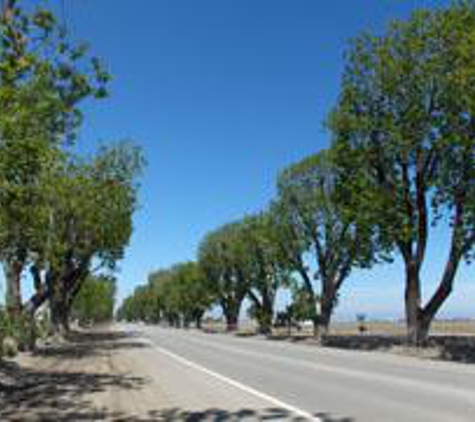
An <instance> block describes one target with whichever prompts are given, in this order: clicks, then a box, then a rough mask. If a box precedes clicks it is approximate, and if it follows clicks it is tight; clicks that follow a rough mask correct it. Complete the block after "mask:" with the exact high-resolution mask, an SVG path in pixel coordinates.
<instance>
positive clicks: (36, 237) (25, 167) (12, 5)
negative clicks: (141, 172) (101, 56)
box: [0, 0, 109, 317]
mask: <svg viewBox="0 0 475 422" xmlns="http://www.w3.org/2000/svg"><path fill="white" fill-rule="evenodd" d="M0 13H1V15H0V109H1V110H2V113H1V115H0V186H1V189H0V190H1V195H0V259H1V260H2V263H3V266H4V269H5V276H6V280H7V305H8V309H9V311H10V313H11V314H12V315H13V316H17V317H18V316H19V313H20V311H21V294H20V292H21V289H20V280H21V275H22V273H23V271H24V269H25V268H26V266H27V264H28V262H30V260H31V257H32V256H33V255H34V254H35V253H36V248H37V246H38V243H40V242H41V240H42V239H44V238H45V237H46V233H45V228H46V227H47V224H46V221H47V215H48V213H47V211H46V208H47V206H48V192H49V183H50V181H51V171H54V169H55V168H56V163H57V162H58V160H60V156H61V155H62V154H63V151H62V149H61V147H62V146H63V145H64V144H65V143H70V142H71V141H73V140H74V138H75V135H76V131H77V129H78V127H79V125H80V122H81V112H80V109H79V105H80V103H81V102H82V101H83V100H84V99H86V98H88V97H96V98H100V97H103V96H104V95H105V94H106V90H105V84H106V83H107V81H108V79H109V75H108V74H107V72H105V71H104V70H103V69H102V66H101V64H100V62H99V60H98V59H96V58H90V57H89V56H88V54H87V48H85V46H84V45H73V44H72V43H70V41H69V40H68V37H67V34H66V32H65V31H64V30H63V29H62V28H61V27H60V26H59V25H58V23H57V22H56V20H55V17H54V15H53V14H52V13H51V12H50V11H49V10H47V9H45V8H43V7H38V8H35V9H34V10H32V11H29V10H26V9H25V8H22V7H21V6H20V5H19V1H16V0H4V1H3V2H2V10H1V12H0Z"/></svg>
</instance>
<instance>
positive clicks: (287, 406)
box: [147, 339, 323, 422]
mask: <svg viewBox="0 0 475 422" xmlns="http://www.w3.org/2000/svg"><path fill="white" fill-rule="evenodd" d="M147 343H149V344H150V345H151V346H152V347H153V348H154V349H155V350H157V351H158V352H160V353H163V354H164V355H166V356H168V357H170V358H172V359H175V360H176V361H178V362H180V363H181V364H183V365H186V366H188V367H190V368H192V369H195V370H197V371H201V372H203V373H205V374H207V375H210V376H212V377H214V378H216V379H218V380H220V381H222V382H225V383H226V384H229V385H231V386H233V387H235V388H238V389H239V390H242V391H244V392H246V393H248V394H252V395H254V396H256V397H259V398H260V399H262V400H265V401H268V402H269V403H272V404H274V405H275V406H278V407H281V408H284V409H286V410H288V411H289V412H291V413H293V414H294V415H296V416H300V417H303V418H305V419H308V420H311V421H315V422H323V421H322V419H320V418H319V417H317V416H314V415H312V414H311V413H309V412H306V411H304V410H302V409H299V408H297V407H295V406H292V405H291V404H288V403H285V402H283V401H282V400H279V399H276V398H275V397H272V396H269V395H268V394H265V393H262V392H260V391H258V390H255V389H254V388H252V387H249V386H247V385H244V384H241V383H240V382H238V381H235V380H233V379H232V378H229V377H226V376H224V375H221V374H219V373H218V372H214V371H212V370H210V369H208V368H205V367H204V366H201V365H198V364H197V363H194V362H192V361H190V360H188V359H185V358H183V357H181V356H180V355H177V354H175V353H173V352H170V351H169V350H167V349H164V348H163V347H160V346H157V345H156V344H155V343H153V342H152V341H151V340H149V339H147Z"/></svg>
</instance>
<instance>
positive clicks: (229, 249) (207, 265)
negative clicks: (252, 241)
mask: <svg viewBox="0 0 475 422" xmlns="http://www.w3.org/2000/svg"><path fill="white" fill-rule="evenodd" d="M240 230H241V225H240V223H239V222H235V223H230V224H226V225H224V226H222V227H221V228H219V229H217V230H215V231H214V232H211V233H209V234H208V235H207V236H206V237H205V239H204V240H203V242H202V243H201V245H200V247H199V252H198V262H199V265H200V266H201V268H202V270H203V272H204V274H205V275H206V278H207V279H208V281H209V284H210V291H211V294H212V295H213V296H214V297H215V298H216V300H217V302H218V303H219V305H220V306H221V308H222V310H223V314H224V317H225V318H226V325H227V330H228V331H233V330H236V329H237V327H238V321H239V313H240V311H241V306H242V303H243V300H244V298H245V297H246V294H247V292H248V290H249V286H248V282H247V280H246V279H245V276H244V273H243V255H244V249H243V247H244V246H243V244H242V242H241V241H240Z"/></svg>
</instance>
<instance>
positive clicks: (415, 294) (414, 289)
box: [405, 260, 422, 346]
mask: <svg viewBox="0 0 475 422" xmlns="http://www.w3.org/2000/svg"><path fill="white" fill-rule="evenodd" d="M405 308H406V324H407V339H408V342H409V344H410V345H413V346H417V345H419V344H420V336H421V334H422V333H421V324H420V314H421V289H420V279H419V271H418V269H417V266H416V265H415V262H414V261H413V260H410V261H408V262H406V291H405Z"/></svg>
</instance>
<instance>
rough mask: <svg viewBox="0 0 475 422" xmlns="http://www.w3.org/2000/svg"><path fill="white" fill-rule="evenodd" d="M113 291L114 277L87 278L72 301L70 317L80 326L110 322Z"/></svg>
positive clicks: (112, 313) (112, 314) (112, 310)
mask: <svg viewBox="0 0 475 422" xmlns="http://www.w3.org/2000/svg"><path fill="white" fill-rule="evenodd" d="M115 291H116V280H115V278H114V277H111V276H106V275H99V276H88V277H87V278H86V279H85V281H84V283H82V285H81V288H80V289H79V292H78V294H77V296H76V297H75V298H74V299H73V302H72V310H71V316H72V317H73V318H75V319H77V320H78V321H79V323H80V324H91V323H101V322H109V321H111V320H112V319H113V317H114V300H115Z"/></svg>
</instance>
